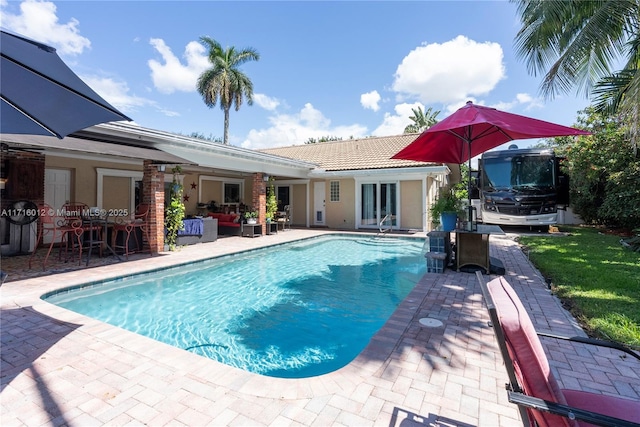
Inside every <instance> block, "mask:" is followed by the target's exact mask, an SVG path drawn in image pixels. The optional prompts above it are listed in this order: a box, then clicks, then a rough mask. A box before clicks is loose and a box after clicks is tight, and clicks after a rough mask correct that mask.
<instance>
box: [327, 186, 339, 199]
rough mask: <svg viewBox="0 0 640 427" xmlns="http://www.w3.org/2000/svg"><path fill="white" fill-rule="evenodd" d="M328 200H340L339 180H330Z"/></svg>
mask: <svg viewBox="0 0 640 427" xmlns="http://www.w3.org/2000/svg"><path fill="white" fill-rule="evenodd" d="M329 200H331V201H332V202H339V201H340V181H331V183H330V186H329Z"/></svg>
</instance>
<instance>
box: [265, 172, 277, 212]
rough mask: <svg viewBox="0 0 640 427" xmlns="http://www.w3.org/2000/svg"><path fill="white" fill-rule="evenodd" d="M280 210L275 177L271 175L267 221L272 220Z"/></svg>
mask: <svg viewBox="0 0 640 427" xmlns="http://www.w3.org/2000/svg"><path fill="white" fill-rule="evenodd" d="M276 212H278V199H276V190H275V188H274V187H273V177H269V187H268V188H267V203H266V213H265V216H266V218H267V222H271V221H273V220H274V219H275V217H276Z"/></svg>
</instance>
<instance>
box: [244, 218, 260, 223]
mask: <svg viewBox="0 0 640 427" xmlns="http://www.w3.org/2000/svg"><path fill="white" fill-rule="evenodd" d="M257 223H258V220H257V219H255V218H247V224H257Z"/></svg>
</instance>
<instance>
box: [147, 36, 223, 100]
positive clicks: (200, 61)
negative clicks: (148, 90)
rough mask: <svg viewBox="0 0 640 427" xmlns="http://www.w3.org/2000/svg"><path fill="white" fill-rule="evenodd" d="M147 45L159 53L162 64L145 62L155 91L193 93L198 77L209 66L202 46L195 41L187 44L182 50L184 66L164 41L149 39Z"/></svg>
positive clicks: (150, 61)
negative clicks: (149, 70) (149, 69)
mask: <svg viewBox="0 0 640 427" xmlns="http://www.w3.org/2000/svg"><path fill="white" fill-rule="evenodd" d="M149 43H150V44H151V45H152V46H153V47H154V48H155V49H156V51H158V53H160V55H161V56H162V59H163V62H164V63H161V62H159V61H156V60H155V59H150V60H149V61H148V62H147V63H148V65H149V68H151V79H152V80H153V85H154V86H155V87H156V89H157V90H158V91H159V92H162V93H166V94H170V93H173V92H175V91H183V92H195V90H196V81H197V80H198V77H199V76H200V74H202V72H203V71H204V70H205V69H207V68H208V67H209V65H210V64H209V60H208V59H207V56H206V53H205V48H204V46H202V45H201V44H200V43H198V42H195V41H193V42H189V43H188V44H187V46H186V47H185V49H184V54H183V57H184V58H185V60H186V65H183V64H182V63H181V62H180V59H178V57H176V56H175V55H174V54H173V52H172V51H171V48H169V47H168V46H167V45H166V44H165V42H164V40H162V39H151V40H150V41H149Z"/></svg>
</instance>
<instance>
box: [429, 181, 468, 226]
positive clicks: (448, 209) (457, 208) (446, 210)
mask: <svg viewBox="0 0 640 427" xmlns="http://www.w3.org/2000/svg"><path fill="white" fill-rule="evenodd" d="M430 213H431V221H432V222H433V223H436V224H437V223H439V224H440V225H441V226H442V231H452V230H454V229H455V228H456V223H457V221H458V214H461V213H462V200H461V199H460V198H459V197H458V195H457V194H456V193H455V191H453V189H451V188H449V187H443V188H441V189H440V191H439V194H438V197H437V198H436V200H435V201H434V202H433V204H432V205H431V209H430Z"/></svg>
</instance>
